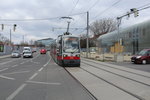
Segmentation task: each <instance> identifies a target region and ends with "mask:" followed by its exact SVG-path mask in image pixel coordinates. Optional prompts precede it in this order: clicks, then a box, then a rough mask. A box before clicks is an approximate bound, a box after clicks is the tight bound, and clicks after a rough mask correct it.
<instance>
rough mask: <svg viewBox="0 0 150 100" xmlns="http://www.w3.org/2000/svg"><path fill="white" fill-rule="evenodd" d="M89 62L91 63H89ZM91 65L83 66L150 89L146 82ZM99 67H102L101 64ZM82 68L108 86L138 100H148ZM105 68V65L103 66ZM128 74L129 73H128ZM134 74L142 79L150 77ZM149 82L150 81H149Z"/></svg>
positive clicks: (83, 62)
mask: <svg viewBox="0 0 150 100" xmlns="http://www.w3.org/2000/svg"><path fill="white" fill-rule="evenodd" d="M88 62H89V61H88ZM89 63H90V64H89ZM89 63H86V62H85V61H82V66H83V65H84V66H88V68H89V67H91V68H95V69H97V70H101V71H104V72H106V73H109V74H113V75H116V76H118V77H122V78H123V79H125V80H130V81H133V82H134V83H136V84H139V85H140V84H141V85H140V86H144V87H147V88H149V87H150V84H147V83H145V82H141V81H138V80H135V79H133V78H130V77H126V76H123V75H120V74H117V73H115V72H113V71H110V70H106V69H104V68H99V67H97V66H98V65H97V66H95V65H94V64H93V63H95V62H93V63H91V62H89ZM99 65H100V64H99ZM82 66H81V69H82V70H84V71H86V72H87V73H89V74H91V75H93V76H95V77H97V78H98V79H100V80H102V81H104V82H106V83H108V84H110V85H112V86H114V87H116V88H118V89H120V90H122V91H124V92H125V93H127V94H130V95H131V96H134V97H135V98H137V99H139V100H148V99H147V98H146V99H145V97H144V98H143V97H142V96H140V95H138V93H134V92H132V91H130V89H126V88H124V87H122V86H119V85H118V84H116V83H113V81H110V80H108V79H105V78H103V77H101V76H100V75H97V74H95V73H94V72H93V71H91V70H88V69H87V68H86V67H82ZM103 66H105V65H103ZM111 68H112V67H111ZM119 70H120V69H119ZM121 71H123V70H121ZM125 72H127V71H125ZM127 73H128V72H127ZM131 73H132V72H130V74H131ZM132 74H134V75H137V76H140V77H141V76H142V77H143V78H147V79H149V77H147V76H146V77H145V76H143V75H141V74H135V73H134V72H133V73H132ZM149 81H150V80H149Z"/></svg>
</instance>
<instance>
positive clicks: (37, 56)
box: [31, 54, 40, 61]
mask: <svg viewBox="0 0 150 100" xmlns="http://www.w3.org/2000/svg"><path fill="white" fill-rule="evenodd" d="M39 55H40V54H38V55H37V56H35V57H34V58H32V59H31V61H33V60H34V59H35V58H37V57H38V56H39Z"/></svg>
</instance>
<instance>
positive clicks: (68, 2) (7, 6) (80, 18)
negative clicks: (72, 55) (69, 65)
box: [0, 0, 150, 43]
mask: <svg viewBox="0 0 150 100" xmlns="http://www.w3.org/2000/svg"><path fill="white" fill-rule="evenodd" d="M76 2H77V0H1V3H0V20H1V19H44V18H54V17H62V16H68V15H69V14H75V13H81V12H86V11H87V10H88V9H90V8H92V9H90V11H89V14H90V23H91V22H92V21H95V20H97V19H101V18H116V17H117V16H121V15H123V14H125V13H126V12H127V11H130V9H131V8H138V7H140V6H142V5H145V4H147V3H149V2H150V1H149V0H146V1H144V2H143V0H121V1H120V2H119V3H118V4H116V5H115V6H112V4H114V3H115V2H116V0H100V1H97V0H79V2H78V4H77V5H76V7H75V4H76ZM111 6H112V7H111ZM73 7H75V8H74V9H73ZM108 8H110V9H108ZM72 9H73V10H72ZM106 9H108V10H106ZM71 10H72V12H71ZM102 12H103V13H102ZM148 12H149V9H147V10H144V11H141V12H139V17H137V18H134V17H133V16H131V17H130V19H129V20H126V18H123V19H122V27H126V26H130V25H133V24H136V23H139V22H142V21H145V20H148V19H150V17H149V16H150V14H149V13H148ZM96 15H98V16H97V17H96V18H94V17H95V16H96ZM71 17H72V18H73V19H74V20H71V24H70V27H77V28H86V26H87V25H86V22H87V19H86V18H87V16H86V13H84V14H81V15H75V16H71ZM0 24H6V25H8V26H5V30H4V32H5V33H7V35H6V36H7V37H8V38H9V30H10V29H13V27H12V26H9V25H13V24H17V30H16V32H13V35H14V36H13V38H14V42H15V43H19V42H20V41H22V36H23V35H26V40H27V41H30V40H31V39H42V38H48V37H51V38H56V37H57V36H58V35H60V34H62V33H63V32H65V31H66V30H65V29H54V31H53V28H66V27H67V22H66V20H63V19H60V18H56V19H51V20H41V21H39V20H37V21H11V22H9V21H3V20H1V21H0ZM83 30H84V29H70V32H72V33H73V34H74V35H79V34H81V33H82V32H83Z"/></svg>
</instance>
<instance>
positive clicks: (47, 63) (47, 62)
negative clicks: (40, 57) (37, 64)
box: [43, 57, 51, 67]
mask: <svg viewBox="0 0 150 100" xmlns="http://www.w3.org/2000/svg"><path fill="white" fill-rule="evenodd" d="M50 61H51V57H50V59H49V60H48V62H47V63H46V64H44V65H43V66H44V67H45V66H47V65H48V64H49V62H50Z"/></svg>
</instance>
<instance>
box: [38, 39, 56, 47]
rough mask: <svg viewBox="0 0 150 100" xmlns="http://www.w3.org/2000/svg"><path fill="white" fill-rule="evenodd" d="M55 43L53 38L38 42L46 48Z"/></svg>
mask: <svg viewBox="0 0 150 100" xmlns="http://www.w3.org/2000/svg"><path fill="white" fill-rule="evenodd" d="M53 41H54V39H53V38H46V39H40V40H37V41H36V42H37V43H42V44H44V45H45V46H49V45H50V44H51V43H52V42H53Z"/></svg>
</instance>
